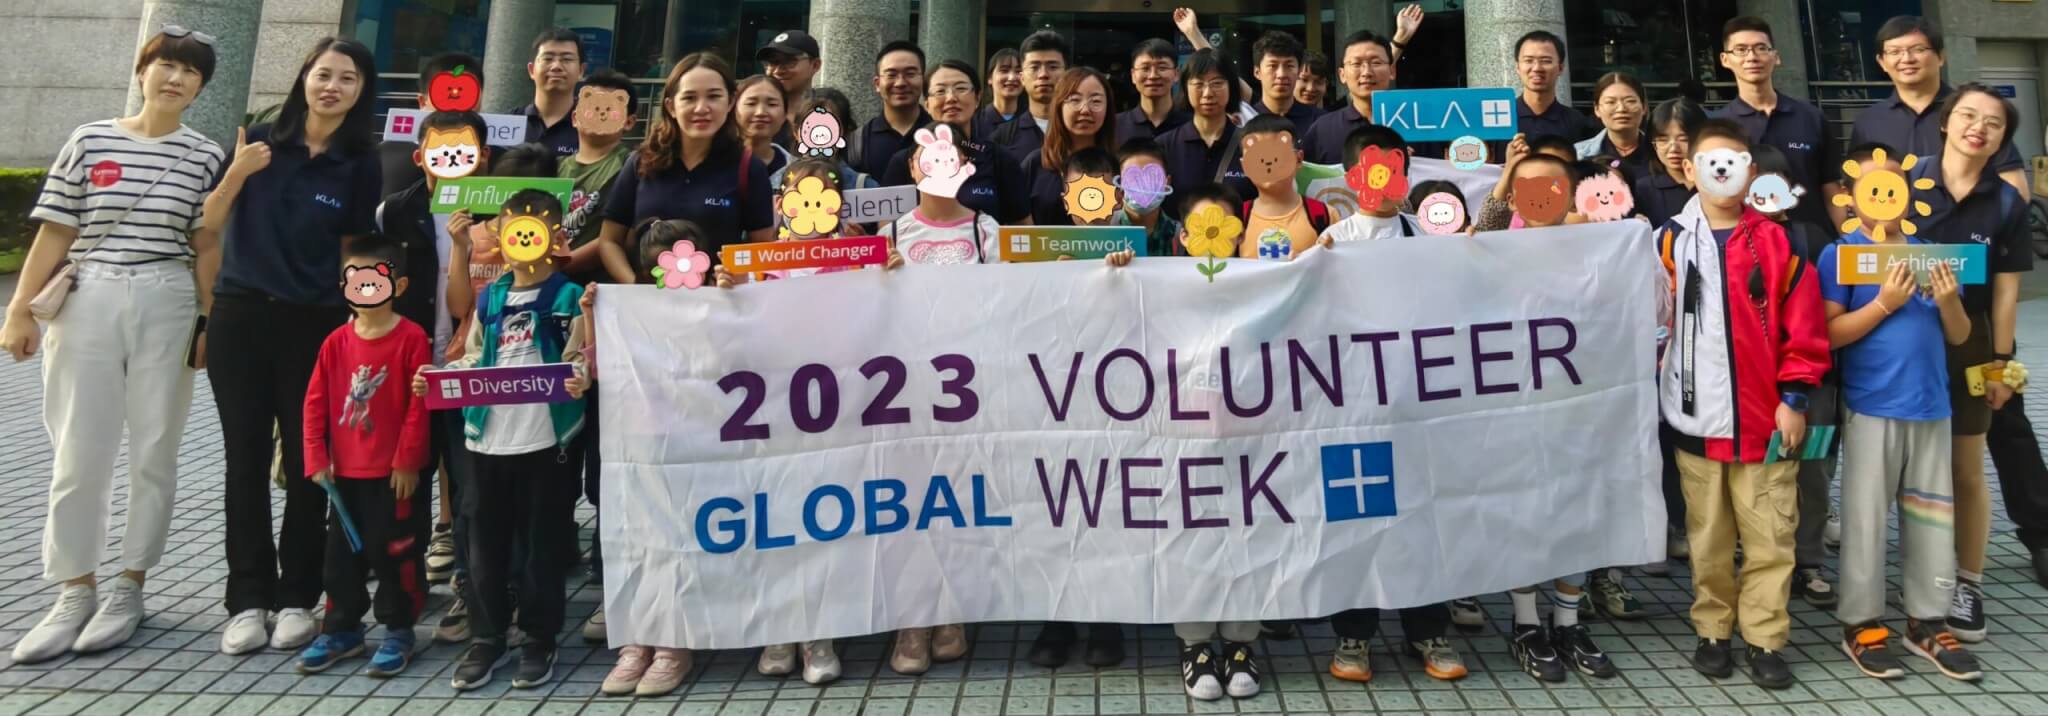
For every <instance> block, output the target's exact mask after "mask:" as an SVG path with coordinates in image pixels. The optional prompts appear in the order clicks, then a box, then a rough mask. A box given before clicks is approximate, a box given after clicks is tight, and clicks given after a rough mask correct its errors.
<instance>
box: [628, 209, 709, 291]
mask: <svg viewBox="0 0 2048 716" xmlns="http://www.w3.org/2000/svg"><path fill="white" fill-rule="evenodd" d="M627 236H628V237H630V238H631V239H632V242H633V246H634V247H635V248H637V249H639V250H638V251H635V252H633V254H634V255H633V272H634V273H637V274H640V275H641V276H643V277H644V276H647V275H648V274H649V273H650V272H652V271H653V270H654V267H655V266H657V265H659V263H660V260H661V252H663V251H667V250H669V247H671V246H674V245H675V244H676V242H678V241H688V242H690V243H691V244H694V245H697V246H709V245H710V244H709V243H707V242H706V241H705V239H704V229H703V228H701V227H699V226H697V222H694V221H691V220H689V219H656V218H653V217H649V218H646V219H641V220H640V223H638V224H634V225H633V230H632V231H630V232H628V233H627Z"/></svg>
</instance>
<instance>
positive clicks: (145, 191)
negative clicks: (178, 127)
mask: <svg viewBox="0 0 2048 716" xmlns="http://www.w3.org/2000/svg"><path fill="white" fill-rule="evenodd" d="M199 147H200V145H198V144H194V145H192V148H191V149H187V150H185V153H184V154H181V155H178V160H177V161H175V162H171V165H170V166H168V167H164V170H163V171H160V172H157V174H156V178H155V179H151V180H149V183H148V184H144V185H142V191H139V192H136V193H135V201H134V202H132V203H130V204H129V205H128V208H126V209H122V210H121V213H120V214H119V215H117V216H115V217H114V221H113V223H110V224H107V228H106V230H104V231H101V232H100V235H99V237H98V238H96V239H94V240H93V242H92V247H91V248H88V249H86V250H85V253H83V254H79V256H78V260H77V261H74V262H72V263H85V260H86V259H89V258H92V255H93V254H96V253H99V250H100V247H101V246H104V245H105V244H106V243H107V238H108V237H111V236H113V235H114V229H115V228H117V227H119V226H120V225H121V222H124V221H127V220H128V215H129V214H132V213H135V207H136V206H139V205H141V204H142V200H143V199H147V198H149V192H150V190H151V189H155V188H156V185H157V184H158V183H160V182H162V181H163V180H164V177H166V176H170V174H171V170H173V169H177V168H178V167H182V166H185V160H187V159H191V158H192V154H193V153H194V152H197V151H199Z"/></svg>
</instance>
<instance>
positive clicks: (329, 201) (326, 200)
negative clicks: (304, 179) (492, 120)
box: [313, 194, 341, 209]
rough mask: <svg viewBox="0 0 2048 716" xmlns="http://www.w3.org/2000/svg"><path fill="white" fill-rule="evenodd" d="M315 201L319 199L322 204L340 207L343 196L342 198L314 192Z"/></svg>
mask: <svg viewBox="0 0 2048 716" xmlns="http://www.w3.org/2000/svg"><path fill="white" fill-rule="evenodd" d="M313 201H317V202H320V203H322V204H326V205H328V206H331V207H334V208H336V209H339V208H341V198H340V197H333V196H328V195H326V194H314V195H313Z"/></svg>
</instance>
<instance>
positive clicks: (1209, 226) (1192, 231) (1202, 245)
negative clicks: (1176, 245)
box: [1185, 204, 1244, 283]
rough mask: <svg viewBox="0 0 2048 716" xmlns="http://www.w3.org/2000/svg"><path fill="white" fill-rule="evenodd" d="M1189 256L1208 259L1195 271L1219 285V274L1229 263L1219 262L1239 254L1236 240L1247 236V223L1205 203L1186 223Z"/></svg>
mask: <svg viewBox="0 0 2048 716" xmlns="http://www.w3.org/2000/svg"><path fill="white" fill-rule="evenodd" d="M1185 230H1186V232H1187V249H1188V254H1189V255H1192V256H1198V257H1203V258H1207V259H1208V261H1206V262H1203V263H1199V264H1195V270H1197V271H1200V272H1202V275H1203V276H1207V277H1208V278H1209V283H1215V282H1216V274H1219V273H1222V272H1223V268H1224V267H1225V266H1228V265H1229V264H1228V263H1223V262H1218V261H1217V259H1225V258H1230V257H1232V256H1236V255H1237V238H1238V236H1240V235H1242V234H1243V233H1244V222H1243V221H1242V220H1239V219H1238V218H1237V217H1235V216H1231V215H1230V214H1227V213H1224V211H1223V207H1221V206H1218V205H1216V204H1205V205H1203V206H1202V207H1201V208H1199V209H1196V210H1194V211H1193V212H1190V213H1189V214H1188V220H1187V224H1186V229H1185Z"/></svg>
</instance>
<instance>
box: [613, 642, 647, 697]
mask: <svg viewBox="0 0 2048 716" xmlns="http://www.w3.org/2000/svg"><path fill="white" fill-rule="evenodd" d="M653 659H654V647H651V646H639V645H634V646H629V647H626V648H624V649H620V650H619V661H618V663H616V664H613V665H612V673H610V674H608V675H606V676H605V677H604V686H603V687H602V688H600V689H599V690H600V691H603V692H604V695H606V696H627V695H631V694H632V693H633V691H634V690H635V689H638V688H640V679H641V677H643V676H646V675H647V666H648V664H649V663H650V662H652V661H653Z"/></svg>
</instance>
